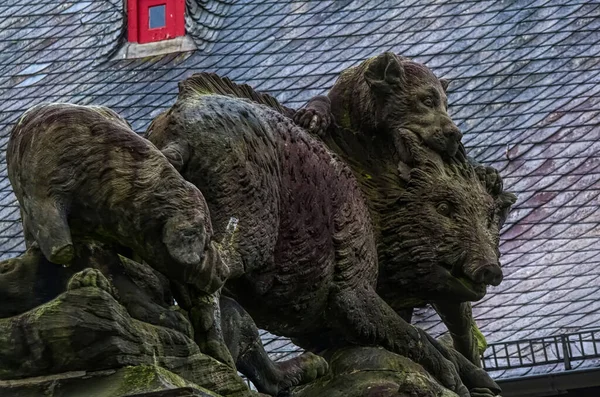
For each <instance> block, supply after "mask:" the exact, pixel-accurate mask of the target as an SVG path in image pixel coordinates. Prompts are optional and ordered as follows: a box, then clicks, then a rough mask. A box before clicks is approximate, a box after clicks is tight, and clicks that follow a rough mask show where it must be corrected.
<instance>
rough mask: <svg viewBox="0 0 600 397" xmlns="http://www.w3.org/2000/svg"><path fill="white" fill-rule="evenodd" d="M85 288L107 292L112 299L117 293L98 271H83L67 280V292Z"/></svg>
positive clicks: (89, 269) (90, 269)
mask: <svg viewBox="0 0 600 397" xmlns="http://www.w3.org/2000/svg"><path fill="white" fill-rule="evenodd" d="M85 287H96V288H99V289H101V290H103V291H106V292H108V293H109V294H111V295H112V296H113V298H115V299H116V298H117V293H116V290H115V288H114V287H113V286H112V284H111V282H110V281H108V279H107V278H106V277H104V274H102V272H100V270H98V269H92V268H88V269H84V270H82V271H80V272H78V273H75V274H74V275H73V277H71V279H70V280H69V284H68V285H67V290H68V291H72V290H75V289H79V288H85Z"/></svg>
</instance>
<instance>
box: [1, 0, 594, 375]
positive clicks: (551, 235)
mask: <svg viewBox="0 0 600 397" xmlns="http://www.w3.org/2000/svg"><path fill="white" fill-rule="evenodd" d="M188 4H189V15H188V18H187V21H186V22H187V25H188V30H189V31H190V32H191V33H192V35H193V36H194V39H195V41H196V43H197V44H198V46H199V49H200V50H199V51H196V52H195V53H183V54H172V55H167V56H161V57H152V58H146V59H141V60H111V59H110V57H111V55H112V54H113V53H114V52H115V51H116V50H117V49H118V48H119V46H120V45H121V44H122V43H123V40H124V35H123V32H124V26H125V25H124V23H125V22H124V18H123V10H122V1H121V0H95V1H77V0H70V1H68V0H61V1H54V0H42V1H38V2H36V3H35V4H32V3H31V2H29V1H25V0H14V1H11V2H10V5H6V4H4V5H0V96H1V97H2V99H3V100H2V101H1V102H0V153H1V154H0V251H1V258H7V257H12V256H15V255H18V254H19V253H21V252H22V251H23V249H24V244H23V240H22V235H21V227H20V224H19V223H18V221H19V211H18V206H17V205H16V202H15V199H14V196H13V194H12V191H11V188H10V186H9V183H8V179H7V176H6V161H5V149H6V142H7V138H8V133H9V128H10V126H11V125H12V123H13V122H14V121H15V120H16V119H17V117H18V116H19V115H20V114H21V113H22V112H23V111H24V110H26V109H27V108H29V107H31V106H33V105H34V104H36V103H39V102H43V101H67V102H74V103H78V104H92V103H94V104H102V105H106V106H110V107H112V108H114V109H115V110H116V111H117V112H119V113H121V114H122V115H123V116H124V117H125V118H126V119H127V120H129V121H130V122H131V123H132V125H133V126H134V128H135V129H136V130H137V131H140V132H141V131H143V130H144V129H145V127H146V126H147V125H148V124H149V122H150V121H151V120H152V118H153V117H155V116H156V115H157V114H158V113H159V112H160V111H162V110H163V109H165V108H166V107H168V106H169V105H171V104H172V103H173V101H174V98H175V96H176V94H177V82H178V81H180V80H182V79H184V78H185V77H187V76H189V75H191V74H192V73H194V72H198V71H211V72H216V73H218V74H221V75H224V76H228V77H230V78H231V79H233V80H234V81H236V82H239V83H248V84H251V85H252V86H254V87H255V88H256V89H257V90H260V91H265V92H268V93H270V94H272V95H275V96H276V97H277V98H279V99H280V100H281V101H282V102H284V103H285V104H286V105H288V106H292V107H300V106H301V105H303V104H304V103H305V102H306V101H307V100H308V99H309V98H310V97H312V96H314V95H318V94H322V93H324V92H326V91H327V89H328V88H329V87H331V85H332V84H333V82H334V81H335V79H336V77H337V76H338V74H339V72H340V71H341V70H343V69H344V68H346V67H348V66H351V65H354V64H357V63H358V62H360V61H362V60H364V59H365V58H367V57H370V56H373V55H376V54H379V53H381V52H383V51H386V50H392V51H395V52H396V53H399V54H401V55H404V56H408V57H412V58H414V59H415V60H417V61H419V62H423V63H426V64H427V65H429V66H430V67H431V68H432V69H433V70H434V71H435V72H436V74H437V75H438V76H440V77H446V78H449V79H450V80H451V85H450V89H449V92H450V98H449V101H450V105H451V108H450V113H451V115H452V116H453V117H454V119H455V120H456V121H457V123H458V125H459V127H460V128H461V129H462V130H463V132H464V133H465V138H464V142H465V144H466V146H467V148H468V150H469V152H470V154H471V155H472V156H473V157H475V158H476V159H477V160H478V161H480V162H482V163H485V164H487V165H493V166H495V167H497V168H498V169H499V170H500V171H501V173H502V175H503V176H504V177H505V186H506V187H507V188H508V189H510V190H512V191H514V192H515V193H517V194H518V196H519V201H518V203H517V205H516V207H515V210H514V211H513V213H512V214H511V216H510V218H509V220H508V222H507V225H506V227H505V229H504V233H503V236H502V237H503V238H502V243H501V251H502V253H503V258H502V262H503V266H504V272H505V280H504V282H503V283H502V284H501V285H500V286H499V287H495V288H490V290H489V293H488V295H487V296H486V297H485V298H484V299H483V300H482V301H481V302H478V303H477V304H475V306H474V312H475V316H476V318H477V320H478V323H479V325H480V327H481V329H482V331H483V333H484V334H485V335H486V336H487V337H488V340H489V341H491V342H497V341H505V340H514V339H521V338H531V337H539V336H545V335H550V334H556V333H559V332H566V331H577V330H580V329H585V328H589V327H599V326H600V127H598V126H599V124H600V105H599V103H600V4H597V3H592V2H587V1H574V0H569V1H567V0H564V1H560V0H519V1H509V0H504V1H491V0H490V1H462V0H453V1H445V2H439V1H433V0H426V1H417V0H407V1H399V0H393V1H384V0H375V1H372V0H361V1H357V0H355V1H351V0H344V1H337V0H326V1H289V0H271V1H263V0H246V1H232V0H214V1H213V0H192V1H188ZM416 319H417V322H418V323H419V324H420V325H421V326H422V327H423V328H425V329H426V330H429V331H430V332H432V333H435V334H437V333H440V332H442V331H443V327H441V326H440V322H439V319H438V318H437V316H436V315H435V314H433V312H432V311H431V310H429V309H420V310H418V311H417V313H416ZM501 375H502V374H501Z"/></svg>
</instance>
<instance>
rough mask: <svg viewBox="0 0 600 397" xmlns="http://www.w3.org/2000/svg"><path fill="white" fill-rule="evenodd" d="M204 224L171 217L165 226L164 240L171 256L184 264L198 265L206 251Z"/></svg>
mask: <svg viewBox="0 0 600 397" xmlns="http://www.w3.org/2000/svg"><path fill="white" fill-rule="evenodd" d="M205 235H206V231H205V228H204V225H202V224H197V225H194V223H192V222H190V221H189V220H187V219H182V218H179V217H172V218H170V219H169V220H168V221H167V222H166V223H165V225H164V227H163V233H162V241H163V243H164V244H165V247H166V248H167V251H168V253H169V256H170V257H171V258H172V259H173V260H174V261H175V262H177V263H178V264H180V265H184V266H194V265H198V264H199V263H200V261H201V260H202V254H203V252H204V243H205Z"/></svg>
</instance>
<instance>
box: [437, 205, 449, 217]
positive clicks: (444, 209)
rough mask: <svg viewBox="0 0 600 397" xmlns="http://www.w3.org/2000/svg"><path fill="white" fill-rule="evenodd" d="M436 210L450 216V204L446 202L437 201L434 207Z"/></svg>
mask: <svg viewBox="0 0 600 397" xmlns="http://www.w3.org/2000/svg"><path fill="white" fill-rule="evenodd" d="M435 208H436V210H437V212H438V213H440V214H441V215H444V216H450V204H448V203H446V202H442V203H439V204H438V205H437V207H435Z"/></svg>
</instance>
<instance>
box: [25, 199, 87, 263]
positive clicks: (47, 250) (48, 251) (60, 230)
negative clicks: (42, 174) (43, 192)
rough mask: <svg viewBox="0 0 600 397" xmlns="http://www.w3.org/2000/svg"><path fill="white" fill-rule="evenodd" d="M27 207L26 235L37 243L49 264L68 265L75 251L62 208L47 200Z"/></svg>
mask: <svg viewBox="0 0 600 397" xmlns="http://www.w3.org/2000/svg"><path fill="white" fill-rule="evenodd" d="M27 207H28V208H27ZM27 207H26V209H25V211H24V213H25V214H24V215H25V216H24V222H23V223H24V224H25V225H26V229H27V231H26V233H27V234H28V235H30V236H31V237H33V239H34V240H35V241H36V242H37V243H38V245H39V247H40V249H41V250H42V253H43V254H44V256H45V257H46V259H48V260H49V261H50V262H52V263H56V264H59V265H65V266H68V265H70V264H71V262H72V261H73V259H74V257H75V249H74V247H73V241H72V240H71V231H70V229H69V224H68V222H67V214H66V212H65V210H64V208H63V206H62V205H61V204H60V203H58V202H56V201H54V200H52V199H50V198H47V199H45V200H39V201H37V202H36V203H35V204H33V205H29V206H27Z"/></svg>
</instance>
